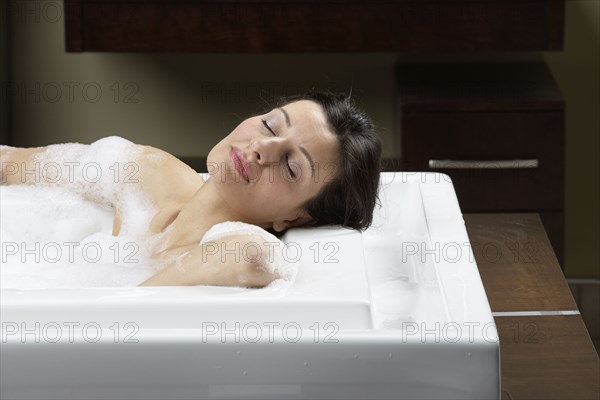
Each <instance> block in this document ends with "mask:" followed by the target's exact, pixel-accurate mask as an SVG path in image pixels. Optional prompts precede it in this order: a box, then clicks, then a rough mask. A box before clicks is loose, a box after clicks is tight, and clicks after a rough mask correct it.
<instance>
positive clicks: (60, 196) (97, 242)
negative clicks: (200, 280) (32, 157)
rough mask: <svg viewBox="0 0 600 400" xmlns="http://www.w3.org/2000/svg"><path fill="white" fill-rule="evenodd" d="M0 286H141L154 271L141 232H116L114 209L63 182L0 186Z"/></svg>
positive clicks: (26, 287) (29, 287) (36, 287)
mask: <svg viewBox="0 0 600 400" xmlns="http://www.w3.org/2000/svg"><path fill="white" fill-rule="evenodd" d="M0 204H2V207H0V246H1V253H2V255H1V259H0V287H1V288H18V289H41V288H78V287H105V286H106V287H113V286H137V285H138V284H139V283H140V282H142V281H144V280H146V279H147V278H149V277H150V276H152V275H153V274H154V273H155V272H156V271H155V270H154V268H152V261H151V259H150V254H151V253H150V252H151V248H149V247H148V245H147V243H145V241H144V240H143V237H137V236H131V235H122V236H118V237H116V236H112V234H111V231H112V221H113V217H114V213H113V212H112V210H110V209H107V208H103V207H101V206H99V205H97V204H95V203H92V202H91V201H88V200H85V199H84V198H83V197H81V196H79V195H77V194H73V193H70V192H68V191H67V190H65V188H64V187H40V186H27V185H13V186H2V190H0Z"/></svg>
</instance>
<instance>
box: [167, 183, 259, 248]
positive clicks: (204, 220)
mask: <svg viewBox="0 0 600 400" xmlns="http://www.w3.org/2000/svg"><path fill="white" fill-rule="evenodd" d="M245 220H246V218H244V217H243V216H242V215H240V214H238V213H236V212H235V210H232V209H231V208H230V207H229V206H228V205H227V203H225V202H224V201H223V199H222V197H221V196H220V195H219V193H218V191H217V190H216V188H215V186H214V182H212V180H211V179H209V180H207V181H206V182H205V183H204V184H203V185H202V186H201V187H200V189H198V190H197V191H196V193H195V194H194V195H193V196H192V198H191V199H190V200H189V201H188V202H187V203H186V204H184V205H183V207H182V208H181V211H180V212H179V214H178V215H177V217H176V218H175V220H174V221H173V223H172V224H171V227H170V229H169V235H168V236H167V240H166V241H165V243H164V245H163V246H161V247H162V249H163V250H162V251H164V250H168V249H173V248H177V247H183V246H189V245H198V244H199V243H200V240H202V238H203V237H204V235H205V234H206V232H207V231H208V230H209V229H210V228H211V227H212V226H214V225H215V224H218V223H221V222H226V221H243V222H245ZM264 227H266V226H264Z"/></svg>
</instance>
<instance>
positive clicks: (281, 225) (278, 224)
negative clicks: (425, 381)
mask: <svg viewBox="0 0 600 400" xmlns="http://www.w3.org/2000/svg"><path fill="white" fill-rule="evenodd" d="M314 223H315V220H314V219H313V217H311V216H310V215H309V214H308V213H307V212H306V211H302V212H301V213H300V215H299V216H297V217H296V218H294V219H292V220H289V219H285V220H283V221H275V222H273V229H274V230H275V231H277V232H282V231H285V230H286V229H289V228H295V227H298V226H307V225H312V224H314Z"/></svg>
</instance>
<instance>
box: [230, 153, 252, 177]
mask: <svg viewBox="0 0 600 400" xmlns="http://www.w3.org/2000/svg"><path fill="white" fill-rule="evenodd" d="M229 156H230V157H231V160H232V161H233V165H234V167H235V170H236V171H237V172H238V174H240V175H241V177H242V178H244V180H245V181H246V182H250V176H249V174H248V170H249V168H248V163H247V162H246V160H244V157H242V156H241V152H240V150H239V149H238V148H237V147H232V148H231V150H230V151H229Z"/></svg>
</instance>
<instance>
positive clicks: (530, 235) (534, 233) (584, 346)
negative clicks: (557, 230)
mask: <svg viewBox="0 0 600 400" xmlns="http://www.w3.org/2000/svg"><path fill="white" fill-rule="evenodd" d="M463 217H464V220H465V224H466V228H467V232H468V234H469V239H470V241H471V246H472V249H473V254H474V256H475V259H476V261H477V266H478V268H479V272H480V274H481V279H482V281H483V285H484V287H485V290H486V293H487V296H488V300H489V302H490V306H491V308H492V312H493V313H494V319H495V321H496V326H497V329H498V332H499V335H500V358H501V393H502V398H503V399H599V398H600V362H599V360H598V355H597V353H596V350H595V348H594V346H593V344H592V341H591V339H590V336H589V334H588V332H587V330H586V327H585V324H584V322H583V320H582V318H581V315H579V312H578V310H577V305H576V303H575V301H574V299H573V296H572V295H571V291H570V290H569V287H568V285H567V282H566V281H565V278H564V276H563V273H562V271H561V269H560V265H559V264H558V261H557V260H556V257H555V256H554V252H553V251H552V247H551V245H550V242H549V241H548V237H547V236H546V232H545V231H544V227H543V225H542V222H541V220H540V218H539V216H538V214H465V215H464V216H463Z"/></svg>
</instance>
